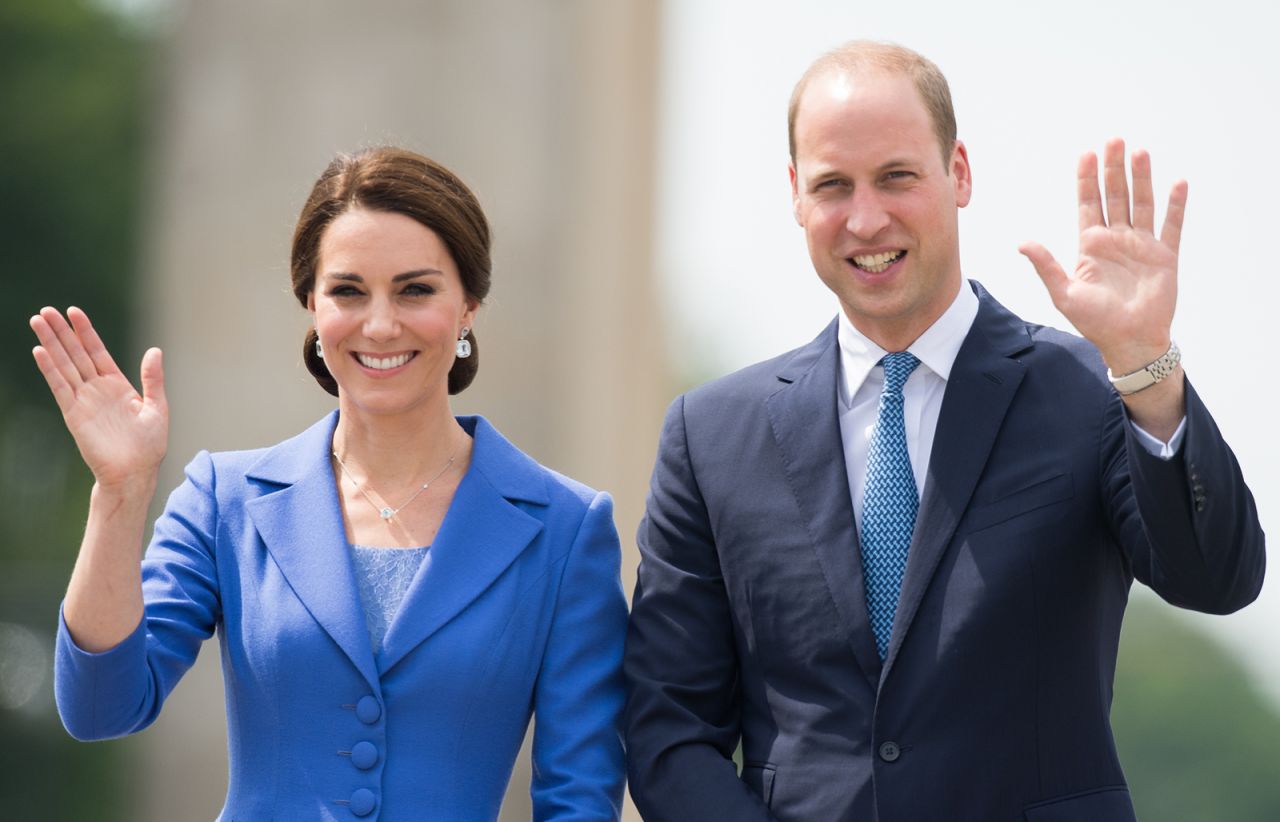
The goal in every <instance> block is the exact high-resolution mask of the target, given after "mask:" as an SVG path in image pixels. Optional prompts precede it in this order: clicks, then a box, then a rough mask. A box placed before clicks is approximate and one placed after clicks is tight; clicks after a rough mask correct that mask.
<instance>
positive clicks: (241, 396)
mask: <svg viewBox="0 0 1280 822" xmlns="http://www.w3.org/2000/svg"><path fill="white" fill-rule="evenodd" d="M657 18H658V4H657V3H654V2H651V0H374V1H373V2H366V3H348V2H337V1H336V0H315V1H313V2H305V3H304V2H299V0H293V2H271V3H261V2H256V1H255V0H222V1H221V2H218V3H191V2H188V3H179V4H178V6H177V7H176V8H175V10H174V18H173V22H174V28H173V30H172V33H171V36H170V37H171V39H170V42H169V44H168V47H167V49H166V59H165V60H164V63H163V65H162V67H161V76H160V79H159V86H160V87H159V89H158V93H159V94H160V97H161V106H160V112H161V113H160V118H159V121H158V122H157V124H156V131H155V135H154V140H153V145H154V151H153V154H152V164H151V172H152V181H151V192H152V194H151V209H150V211H151V215H150V220H149V221H148V224H147V231H148V236H147V237H146V247H147V249H148V264H147V270H146V272H145V277H144V280H143V281H144V288H143V292H142V300H143V311H142V312H141V313H142V316H144V317H145V318H146V319H145V321H144V322H145V323H146V325H145V327H144V328H143V329H142V330H141V333H140V338H141V339H140V341H141V342H142V343H143V344H147V345H150V344H158V345H160V346H162V347H163V348H164V350H165V370H166V376H167V379H168V385H169V394H170V402H171V406H172V442H171V448H170V457H169V460H168V462H167V463H166V466H165V469H166V476H165V478H164V484H165V485H166V486H167V487H172V486H173V485H175V484H176V483H177V482H178V481H179V480H180V478H181V473H180V472H181V468H182V466H183V465H184V464H185V463H186V462H187V461H188V460H189V459H190V458H191V456H192V455H193V454H194V453H195V452H196V451H197V450H199V449H201V448H207V449H210V450H215V449H228V448H248V447H256V446H261V445H266V444H270V443H273V442H276V441H278V440H280V439H283V438H285V437H287V436H289V435H291V434H293V433H296V432H297V431H300V430H301V429H302V428H304V427H306V426H307V425H308V424H310V423H311V422H312V421H314V420H315V419H316V418H317V417H319V416H320V415H321V414H323V413H324V412H325V411H326V410H328V409H329V408H330V407H332V405H333V403H332V401H331V398H329V397H328V396H327V395H326V394H324V393H323V392H322V391H321V390H320V389H319V388H318V387H316V386H315V384H314V383H313V381H312V380H311V378H310V376H309V375H307V373H306V371H305V369H304V368H303V367H302V364H301V357H300V350H301V340H302V334H303V331H304V329H305V328H306V326H307V317H306V314H305V312H304V311H303V310H302V309H301V308H300V307H299V306H298V305H297V303H296V302H295V301H294V299H293V296H292V294H291V293H290V291H289V284H288V250H289V241H290V237H291V232H292V228H293V222H294V220H295V218H296V216H297V213H298V210H299V208H300V207H301V205H302V202H303V199H304V198H305V196H306V194H307V192H308V190H309V188H310V185H311V183H312V181H313V180H314V179H315V177H316V176H317V175H318V174H319V172H320V170H321V169H322V168H323V167H324V166H325V164H326V163H327V162H328V160H329V159H330V158H331V156H332V155H333V154H334V153H335V152H338V151H342V150H350V149H353V148H358V147H361V146H367V145H376V144H381V143H398V144H403V145H406V146H408V147H410V148H413V149H416V150H418V151H421V152H423V153H425V154H428V155H429V156H431V157H434V158H435V159H437V160H440V161H441V162H443V163H444V164H445V165H447V166H449V167H450V168H452V169H454V170H455V171H457V172H458V173H459V174H460V175H461V176H462V177H463V179H465V180H466V181H467V182H468V183H469V184H470V185H471V186H472V187H473V188H474V189H475V191H476V193H477V194H478V196H479V197H480V200H481V202H482V204H483V205H484V207H485V210H486V212H487V213H488V215H489V217H490V220H491V222H492V225H493V229H494V238H495V249H494V261H495V271H494V286H493V292H492V295H491V297H490V302H489V305H488V307H487V308H486V309H485V311H484V312H482V314H481V317H480V320H479V321H478V323H477V334H478V337H479V338H480V345H481V349H482V353H483V360H482V363H483V367H482V369H481V371H480V376H479V378H478V379H477V382H476V384H475V386H474V387H473V388H472V389H470V390H469V391H468V392H466V394H464V395H463V396H462V397H460V398H459V399H458V401H457V403H456V405H455V408H456V410H458V411H459V412H462V413H469V412H479V413H483V414H485V415H486V416H488V417H489V418H490V419H491V420H493V421H494V423H495V424H496V425H497V426H498V427H499V428H500V429H501V430H502V431H504V432H505V433H506V434H507V435H508V436H509V437H510V438H511V439H512V440H513V441H514V442H516V443H517V444H518V445H520V446H521V447H522V448H524V449H525V450H526V451H528V452H529V453H531V454H532V455H533V456H534V457H535V458H537V459H538V460H540V461H542V462H544V463H545V464H547V465H549V466H551V467H553V468H555V469H557V470H560V471H563V472H564V473H567V474H570V475H572V476H574V477H576V478H578V479H581V480H583V481H584V482H587V483H588V484H590V485H593V486H595V487H597V488H602V489H605V490H609V491H611V492H612V493H613V494H614V496H615V500H616V503H617V511H616V520H617V523H618V528H619V531H620V533H621V535H622V541H623V546H624V559H623V574H624V585H625V586H626V588H627V590H628V593H629V592H630V589H631V585H632V581H633V579H634V570H635V564H636V554H635V549H634V541H633V540H634V532H635V527H636V524H637V523H638V521H639V518H640V514H641V511H642V510H643V504H644V494H645V488H646V487H647V480H648V474H649V471H650V468H651V466H652V460H653V453H654V446H655V444H656V441H657V433H658V428H659V425H660V422H661V414H662V409H663V407H664V406H665V403H666V401H667V399H668V397H669V394H670V392H669V390H668V385H667V379H666V376H665V375H666V369H665V367H664V364H663V361H662V357H663V350H664V344H663V336H664V335H663V330H662V323H661V321H660V317H659V313H658V310H657V308H656V298H655V294H654V289H655V286H654V281H655V277H654V272H653V270H652V249H651V247H652V208H653V199H654V197H653V189H654V184H653V174H654V156H653V155H654V135H655V130H656V129H655V124H654V117H655V111H656V105H655V92H656V73H657V67H656V61H657V53H658V42H657V29H658V19H657ZM217 657H218V654H217V648H216V646H215V645H213V644H210V645H209V646H208V647H206V649H205V651H204V652H203V653H202V654H201V658H200V661H199V662H198V663H197V665H196V667H195V669H194V670H193V671H192V672H191V673H190V674H189V675H188V676H187V678H186V679H185V680H184V681H183V682H182V684H181V685H180V687H179V688H178V689H177V691H176V692H175V694H174V696H173V697H172V698H171V700H170V703H169V705H167V706H166V710H165V712H164V714H163V716H162V718H161V719H160V721H159V722H158V723H157V724H156V726H155V727H154V728H153V729H152V730H150V731H148V732H147V733H146V734H145V735H144V737H142V740H141V741H142V742H143V744H142V745H141V749H142V751H143V754H142V759H143V762H142V763H140V768H139V772H138V780H139V796H140V797H141V803H142V804H141V807H139V808H138V809H137V813H136V814H135V816H136V818H139V819H144V820H166V822H168V821H169V820H174V819H209V818H212V817H213V816H214V814H215V813H216V811H217V809H218V808H219V807H220V806H221V802H222V799H223V796H224V792H225V787H226V776H225V774H226V765H225V757H226V755H225V750H226V748H225V727H224V717H223V710H222V693H221V691H222V688H221V681H220V674H219V672H218V662H217ZM527 788H528V764H527V758H526V757H525V756H522V757H521V761H520V762H519V763H518V765H517V772H516V775H515V777H514V778H513V781H512V791H511V792H510V794H509V799H508V803H507V807H506V809H505V810H504V814H503V818H504V819H528V818H529V807H528V800H527ZM178 809H182V810H181V811H179V810H178ZM633 818H634V817H633Z"/></svg>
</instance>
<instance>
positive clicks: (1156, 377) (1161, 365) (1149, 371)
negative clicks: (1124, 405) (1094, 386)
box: [1107, 340, 1182, 396]
mask: <svg viewBox="0 0 1280 822" xmlns="http://www.w3.org/2000/svg"><path fill="white" fill-rule="evenodd" d="M1180 362H1182V351H1181V350H1180V349H1179V348H1178V344H1177V343H1176V342H1174V341H1173V340H1170V341H1169V350H1168V351H1166V352H1164V354H1162V355H1161V356H1160V357H1159V358H1157V359H1155V360H1154V361H1152V362H1149V363H1147V364H1146V365H1145V366H1143V367H1142V368H1139V369H1138V370H1137V371H1134V372H1133V373H1131V374H1125V375H1123V376H1120V377H1117V376H1116V375H1114V374H1112V373H1111V371H1110V369H1108V370H1107V379H1108V380H1110V381H1111V385H1112V386H1113V387H1114V388H1115V389H1116V391H1117V392H1118V393H1119V394H1120V395H1121V396H1127V395H1129V394H1136V393H1137V392H1139V391H1141V390H1142V389H1144V388H1150V387H1151V386H1153V385H1155V384H1156V383H1158V382H1160V381H1161V380H1163V379H1164V378H1165V377H1167V376H1169V375H1170V374H1172V373H1173V369H1175V368H1177V367H1178V363H1180Z"/></svg>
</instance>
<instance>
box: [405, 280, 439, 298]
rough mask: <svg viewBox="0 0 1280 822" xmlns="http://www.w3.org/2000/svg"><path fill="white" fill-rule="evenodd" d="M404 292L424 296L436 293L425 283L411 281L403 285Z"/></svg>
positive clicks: (414, 295) (412, 295)
mask: <svg viewBox="0 0 1280 822" xmlns="http://www.w3.org/2000/svg"><path fill="white" fill-rule="evenodd" d="M404 293H405V294H408V295H409V296H410V297H425V296H428V295H430V294H434V293H436V290H435V289H434V288H432V287H431V286H429V285H426V284H425V283H411V284H409V285H407V286H405V289H404Z"/></svg>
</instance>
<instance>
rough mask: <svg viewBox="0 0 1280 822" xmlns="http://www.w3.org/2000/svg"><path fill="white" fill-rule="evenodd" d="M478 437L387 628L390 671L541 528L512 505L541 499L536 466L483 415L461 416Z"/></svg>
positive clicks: (384, 665)
mask: <svg viewBox="0 0 1280 822" xmlns="http://www.w3.org/2000/svg"><path fill="white" fill-rule="evenodd" d="M459 421H460V422H461V423H462V424H463V426H464V427H465V428H467V429H468V430H469V431H470V432H471V433H472V436H473V437H474V438H475V442H474V445H473V447H472V454H471V465H470V467H469V468H468V470H467V474H466V476H465V477H463V479H462V482H461V483H459V485H458V489H457V491H456V492H455V493H454V497H453V502H452V503H451V504H450V506H449V511H448V513H447V514H446V515H445V518H444V522H443V523H441V526H440V530H439V532H437V534H436V538H435V542H434V543H433V544H432V546H431V551H430V555H429V561H428V562H427V563H424V565H423V568H422V569H420V571H419V573H418V575H417V576H416V577H415V578H414V580H413V582H412V584H411V585H410V586H409V590H408V591H407V592H406V594H405V598H404V601H403V602H402V603H401V606H400V610H399V612H398V613H397V614H396V616H395V618H394V619H393V620H392V622H391V625H390V626H389V627H388V629H387V635H386V638H385V639H384V640H383V647H382V653H381V654H380V655H379V657H378V660H377V664H378V669H379V671H381V672H385V671H387V670H389V669H390V668H391V667H392V666H394V665H395V664H396V663H397V662H399V661H400V660H401V659H403V658H404V656H405V655H406V654H408V653H409V652H410V651H412V650H413V649H414V648H415V647H417V646H418V645H419V644H421V643H422V642H424V641H426V640H427V639H428V638H429V637H430V636H431V635H432V634H434V633H435V632H436V631H438V630H440V628H441V627H443V626H444V625H445V624H446V623H448V622H449V621H450V620H451V619H453V618H454V617H455V616H457V615H458V614H459V613H461V612H462V611H463V610H464V609H465V608H467V606H469V605H470V604H471V603H472V602H474V601H476V600H477V599H478V598H479V597H480V596H481V595H482V594H483V593H484V592H485V591H486V590H488V588H489V587H490V586H491V585H492V584H493V582H494V580H496V579H497V578H498V577H499V576H500V575H501V574H502V573H503V571H505V570H506V569H507V568H508V567H509V566H510V565H511V563H512V562H513V561H514V560H515V559H516V557H518V556H519V555H520V553H521V552H523V551H524V549H525V548H527V547H528V546H529V543H531V542H532V541H533V540H534V538H535V537H537V535H538V534H539V533H540V532H541V531H542V527H543V526H542V522H541V521H540V520H538V519H537V518H535V517H533V516H530V515H529V514H527V513H525V512H524V511H523V510H521V508H520V507H519V506H517V505H515V504H514V502H515V501H516V500H523V501H525V502H530V503H534V504H536V505H546V504H547V503H548V496H547V489H546V480H545V478H544V477H543V475H542V472H541V469H540V468H539V467H538V465H537V464H536V463H534V462H533V460H531V459H529V457H527V456H525V455H524V454H523V453H521V452H520V451H519V450H517V449H516V448H515V446H513V445H511V443H509V442H507V440H506V439H504V438H503V437H502V435H501V434H499V433H498V432H497V431H496V430H495V429H494V428H493V427H492V426H491V425H489V423H488V422H486V421H485V420H484V419H483V418H481V417H471V418H462V419H460V420H459Z"/></svg>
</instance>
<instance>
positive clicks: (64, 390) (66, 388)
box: [31, 345, 76, 414]
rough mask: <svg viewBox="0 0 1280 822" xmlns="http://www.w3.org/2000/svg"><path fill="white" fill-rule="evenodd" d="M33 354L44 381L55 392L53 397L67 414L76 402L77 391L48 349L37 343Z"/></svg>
mask: <svg viewBox="0 0 1280 822" xmlns="http://www.w3.org/2000/svg"><path fill="white" fill-rule="evenodd" d="M31 356H33V357H35V360H36V368H39V369H40V374H41V375H42V376H43V377H44V381H45V382H46V383H48V384H49V390H50V391H51V392H53V399H54V401H55V402H57V403H58V409H59V410H60V411H62V413H63V414H66V413H67V410H68V409H69V408H70V407H71V403H73V402H75V399H76V392H74V391H72V390H71V386H70V385H68V384H67V380H66V378H65V377H63V376H62V372H61V371H59V370H58V366H57V365H56V364H55V363H54V361H53V357H52V356H51V355H50V354H49V351H48V349H46V348H45V347H44V346H42V345H37V346H36V347H35V348H33V349H31Z"/></svg>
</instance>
